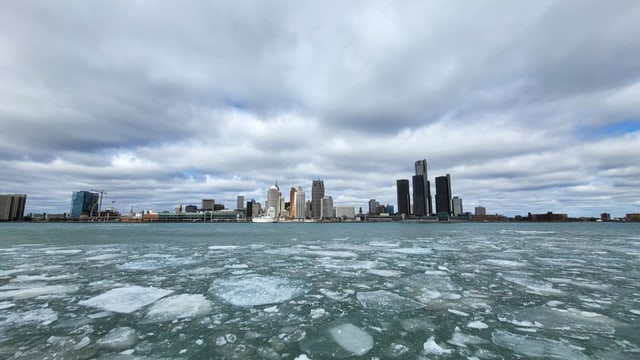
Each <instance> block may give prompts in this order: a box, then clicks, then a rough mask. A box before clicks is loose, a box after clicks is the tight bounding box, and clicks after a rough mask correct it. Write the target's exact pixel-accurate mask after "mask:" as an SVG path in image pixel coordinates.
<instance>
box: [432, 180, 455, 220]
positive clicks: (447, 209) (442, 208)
mask: <svg viewBox="0 0 640 360" xmlns="http://www.w3.org/2000/svg"><path fill="white" fill-rule="evenodd" d="M452 210H453V209H452V206H451V175H449V174H447V175H446V176H438V177H436V211H437V212H438V213H442V212H444V213H447V214H449V215H451V212H452Z"/></svg>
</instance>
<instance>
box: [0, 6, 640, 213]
mask: <svg viewBox="0 0 640 360" xmlns="http://www.w3.org/2000/svg"><path fill="white" fill-rule="evenodd" d="M639 39H640V2H638V1H636V0H629V1H618V0H613V1H601V0H579V1H578V0H576V1H573V0H560V1H553V0H540V1H529V0H522V1H519V0H516V1H513V0H504V1H492V0H487V1H451V0H442V1H331V0H329V1H204V0H199V1H178V2H176V1H162V0H153V1H144V0H140V1H134V0H128V1H118V0H107V1H98V0H97V1H82V0H75V1H64V0H55V1H46V0H45V1H42V0H37V1H36V0H33V1H32V0H24V1H2V2H0V193H26V194H27V195H28V200H27V209H26V212H27V213H28V212H48V213H62V212H68V211H69V209H70V202H71V193H72V192H73V191H78V190H89V189H104V190H105V191H106V192H108V194H106V195H105V197H104V201H103V203H111V202H112V201H115V202H116V203H115V204H116V207H117V208H118V209H119V210H120V211H123V212H128V210H129V209H130V208H131V207H132V206H133V207H134V208H135V209H137V210H140V209H155V210H158V211H162V210H170V209H173V207H174V206H175V205H176V204H183V205H187V204H200V200H201V199H202V198H214V199H215V200H216V202H217V203H224V204H225V205H226V206H227V207H231V208H233V207H235V201H236V196H237V195H244V196H245V197H246V198H247V199H251V198H254V199H256V200H257V201H261V202H262V201H264V200H265V197H266V192H267V189H268V187H269V186H270V185H272V184H273V183H274V182H275V181H277V182H278V184H279V185H280V188H281V190H283V193H287V194H288V189H289V188H290V187H291V186H296V187H297V186H302V187H303V188H304V189H305V190H306V191H307V193H308V196H307V197H308V198H309V197H310V190H311V182H312V180H313V179H323V180H324V183H325V188H326V192H327V194H328V195H332V196H333V198H334V203H335V204H336V205H350V206H355V207H356V209H357V208H358V207H363V208H364V209H365V211H366V206H367V202H368V200H369V199H371V198H375V199H377V200H378V201H380V202H381V203H384V204H387V203H388V204H392V205H395V204H396V189H395V181H396V179H400V178H409V179H410V177H411V175H413V172H414V169H413V164H414V161H415V160H418V159H427V162H428V176H429V178H430V180H431V181H432V187H433V179H434V177H435V176H440V175H444V174H446V173H449V174H451V178H452V187H453V194H454V195H457V196H459V197H461V198H462V199H463V202H464V206H465V210H470V211H473V207H474V206H476V205H483V206H485V207H486V208H487V211H488V212H489V213H501V214H506V215H516V214H523V215H526V213H527V212H529V211H531V212H546V211H553V212H560V213H568V214H569V215H572V216H582V215H595V216H598V215H599V214H600V213H601V212H604V211H606V212H610V213H611V214H612V215H613V216H624V214H625V213H628V212H640V61H639V59H640V40H639ZM432 192H434V193H435V189H432Z"/></svg>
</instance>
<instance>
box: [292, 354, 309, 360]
mask: <svg viewBox="0 0 640 360" xmlns="http://www.w3.org/2000/svg"><path fill="white" fill-rule="evenodd" d="M293 360H311V359H309V357H308V356H307V355H306V354H300V355H298V356H296V357H295V359H293Z"/></svg>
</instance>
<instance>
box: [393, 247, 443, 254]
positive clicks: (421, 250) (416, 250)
mask: <svg viewBox="0 0 640 360" xmlns="http://www.w3.org/2000/svg"><path fill="white" fill-rule="evenodd" d="M389 251H391V252H394V253H399V254H405V255H431V254H433V249H430V248H422V247H412V248H398V249H389Z"/></svg>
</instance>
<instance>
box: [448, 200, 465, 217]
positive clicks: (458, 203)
mask: <svg viewBox="0 0 640 360" xmlns="http://www.w3.org/2000/svg"><path fill="white" fill-rule="evenodd" d="M451 205H453V216H460V215H462V213H463V211H462V199H460V198H459V197H457V196H454V197H453V199H451Z"/></svg>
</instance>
